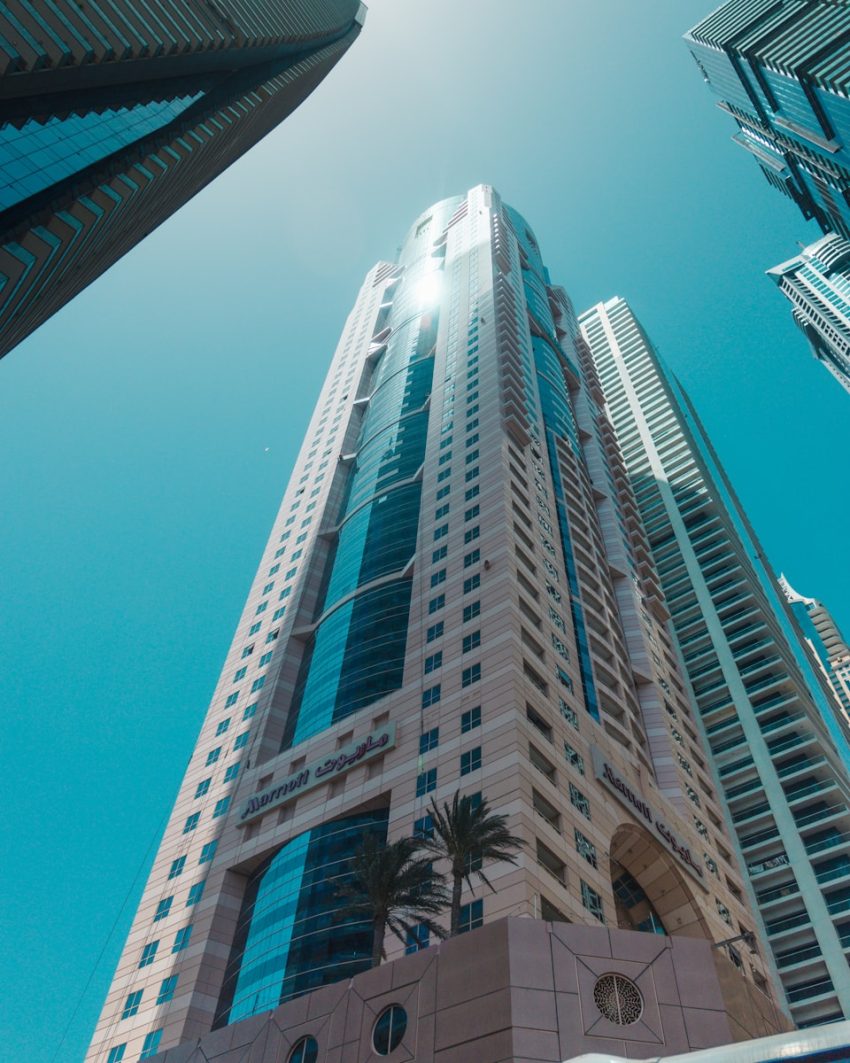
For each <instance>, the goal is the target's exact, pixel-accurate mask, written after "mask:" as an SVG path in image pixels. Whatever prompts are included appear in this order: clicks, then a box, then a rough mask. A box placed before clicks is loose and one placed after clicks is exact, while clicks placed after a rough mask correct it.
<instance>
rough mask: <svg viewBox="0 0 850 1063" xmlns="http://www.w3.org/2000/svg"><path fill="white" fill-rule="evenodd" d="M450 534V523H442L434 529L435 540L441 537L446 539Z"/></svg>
mask: <svg viewBox="0 0 850 1063" xmlns="http://www.w3.org/2000/svg"><path fill="white" fill-rule="evenodd" d="M448 534H449V526H448V524H441V525H440V526H439V528H435V529H434V542H437V540H439V539H444V538H445V537H446V536H447V535H448Z"/></svg>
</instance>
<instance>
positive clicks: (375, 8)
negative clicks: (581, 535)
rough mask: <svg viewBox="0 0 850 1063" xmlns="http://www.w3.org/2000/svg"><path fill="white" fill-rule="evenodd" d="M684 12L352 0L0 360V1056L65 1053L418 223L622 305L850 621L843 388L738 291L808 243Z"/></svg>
mask: <svg viewBox="0 0 850 1063" xmlns="http://www.w3.org/2000/svg"><path fill="white" fill-rule="evenodd" d="M712 5H713V0H652V3H636V2H635V0H525V2H524V3H510V4H509V3H506V2H504V0H496V2H493V0H487V2H485V0H463V2H462V3H459V2H458V0H429V2H428V3H422V2H414V0H373V2H372V3H371V5H370V13H369V17H368V18H367V22H366V27H365V30H364V32H363V34H362V36H361V38H360V40H359V41H358V42H357V43H356V44H355V45H354V47H353V48H352V49H351V51H350V52H349V53H348V55H347V56H346V57H345V58H344V59H343V60H342V62H341V63H340V65H339V66H338V67H337V68H336V69H335V70H334V71H333V72H332V74H331V75H330V77H329V78H328V79H327V80H326V82H325V83H324V84H323V85H321V86H320V87H319V89H318V90H317V92H316V93H315V94H314V96H313V97H312V98H311V99H310V100H308V101H307V103H306V104H305V105H303V106H302V107H301V108H300V109H299V110H298V112H296V114H295V115H293V116H292V117H291V118H290V119H288V120H287V121H286V122H285V123H284V124H283V125H282V126H281V127H280V128H279V129H278V130H277V131H276V132H275V133H273V134H272V135H271V136H269V137H268V138H267V139H266V140H265V141H264V142H263V143H262V144H261V145H259V146H258V147H256V148H254V149H253V150H252V151H251V152H249V154H248V155H247V156H246V157H245V158H244V159H243V160H242V161H241V162H239V163H238V164H236V165H235V166H233V167H232V168H231V169H230V170H229V171H228V172H227V173H226V174H225V175H224V176H223V177H222V178H220V179H219V180H218V181H217V182H216V183H215V184H214V185H213V186H212V187H210V188H208V189H207V190H206V191H205V192H203V193H202V194H201V195H200V196H198V197H197V198H196V199H195V200H193V202H192V203H190V204H189V205H188V206H187V207H185V208H184V209H183V210H182V211H181V212H180V213H179V214H178V215H177V216H175V217H173V218H171V219H170V220H169V221H168V222H167V223H166V224H165V225H164V226H162V227H161V228H160V229H159V230H158V231H157V232H156V233H154V234H153V235H152V236H151V237H149V238H148V239H147V240H146V241H145V242H144V243H143V244H142V245H141V246H140V247H138V248H136V249H135V250H134V251H133V252H132V253H131V254H130V255H128V256H127V257H126V258H125V259H124V260H123V261H122V262H121V263H119V264H118V265H117V266H116V267H115V268H113V269H112V270H111V271H110V272H109V273H108V274H107V275H106V276H104V277H103V278H101V279H100V280H99V281H98V282H97V283H95V284H94V285H92V286H91V287H90V288H89V289H88V290H87V291H86V292H85V293H83V295H81V296H80V297H79V298H78V299H77V300H76V301H75V302H73V303H72V304H71V305H70V306H68V307H67V308H66V309H65V310H64V311H62V312H61V313H60V314H58V315H57V316H56V317H55V318H53V319H52V320H51V321H50V322H49V323H48V324H47V325H45V326H44V327H43V328H42V329H41V330H40V332H38V333H37V334H36V335H34V336H33V337H31V338H30V340H28V341H27V342H26V343H24V344H23V345H21V346H20V347H19V348H18V349H17V350H15V351H14V352H13V353H12V354H11V355H9V356H8V357H7V358H6V359H5V360H4V361H3V362H0V453H2V455H3V460H2V463H0V480H1V481H2V486H0V490H2V498H3V500H4V504H3V518H2V521H0V551H2V554H0V556H2V558H3V562H4V565H3V568H4V578H3V582H2V599H1V600H0V655H2V658H3V667H2V678H0V705H2V707H3V710H4V716H5V720H6V723H5V730H4V738H5V743H4V749H3V772H2V778H3V782H4V786H5V791H6V796H5V803H4V816H3V818H2V826H0V830H2V850H0V851H2V862H0V868H2V872H0V873H2V876H3V882H2V895H3V897H4V911H3V914H4V917H5V921H6V926H5V931H4V935H3V937H4V942H5V948H4V950H3V955H2V959H0V984H2V985H3V987H4V991H3V993H2V994H0V1029H2V1030H3V1040H2V1049H0V1055H2V1056H3V1058H4V1059H8V1060H10V1061H14V1063H18V1061H21V1063H51V1061H54V1060H55V1061H58V1063H66V1061H69V1063H76V1061H77V1060H79V1059H81V1057H82V1055H83V1052H84V1049H85V1046H86V1044H87V1042H88V1038H89V1036H90V1033H91V1030H92V1028H93V1026H94V1022H95V1019H96V1016H97V1013H98V1011H99V1008H100V1005H101V1002H102V1000H103V997H104V994H105V992H106V989H107V986H108V984H109V981H110V978H111V975H112V971H113V968H114V965H115V963H116V961H117V957H118V953H119V951H120V947H121V944H122V942H123V939H124V936H125V934H126V931H127V929H128V927H129V923H130V919H131V916H132V913H133V910H134V908H135V904H136V901H137V898H138V895H139V893H140V891H141V888H142V884H143V878H144V874H146V872H147V863H146V862H145V863H144V866H143V867H142V862H143V858H144V857H145V853H146V851H147V850H148V848H149V846H150V845H151V844H152V842H153V841H154V840H155V839H157V838H158V832H159V830H160V829H161V827H162V823H163V819H164V817H165V815H166V813H167V812H168V810H169V808H170V805H171V803H172V801H173V798H174V795H175V792H176V789H177V786H178V784H179V781H180V778H181V775H182V772H183V769H184V767H185V764H186V761H187V759H188V757H189V754H190V751H191V749H192V746H193V744H194V739H195V735H196V733H197V730H198V727H199V725H200V722H201V719H202V717H203V714H204V712H205V709H206V705H207V702H208V699H209V698H210V696H211V694H212V691H213V687H214V685H215V681H216V678H217V674H218V670H219V668H220V666H221V663H222V661H223V659H224V655H225V652H226V649H227V646H228V644H229V641H230V638H231V635H232V631H233V628H234V626H235V624H236V622H237V619H238V617H239V613H240V609H241V606H242V602H243V598H244V595H245V594H246V592H247V590H248V587H249V585H250V582H251V578H252V575H253V571H254V567H255V565H256V563H257V561H258V559H259V556H260V553H261V550H262V548H263V545H264V542H265V538H266V535H267V533H268V529H269V527H270V526H271V522H272V519H273V517H274V514H275V512H276V509H277V504H278V501H279V499H280V496H281V494H282V492H283V489H284V486H285V483H286V480H287V477H288V474H289V469H290V467H291V464H292V462H293V459H294V457H295V453H296V449H297V447H298V444H299V443H300V440H301V436H302V433H303V431H304V428H305V426H306V424H307V419H308V416H309V414H310V411H311V410H312V406H313V402H314V399H315V397H316V395H317V394H318V390H319V387H320V383H321V381H322V378H323V375H324V371H325V369H326V367H327V364H328V362H329V359H330V355H331V352H332V351H333V348H334V345H335V343H336V338H337V336H338V334H339V331H340V328H341V326H342V323H343V320H344V318H345V315H346V313H347V311H348V309H349V308H350V306H351V304H352V302H353V300H354V296H355V294H356V292H357V288H358V286H359V284H360V281H361V279H362V276H363V274H364V273H365V271H366V270H367V269H368V268H369V267H370V266H371V265H372V263H373V262H375V261H376V260H378V259H380V258H386V257H392V256H393V255H394V253H395V249H396V246H397V245H398V243H399V241H400V240H401V238H402V236H403V234H404V232H405V231H406V229H407V227H408V225H409V224H410V222H411V221H412V219H413V218H414V217H415V216H416V215H417V214H418V213H419V212H420V211H422V210H423V209H425V208H426V207H427V206H428V205H429V204H430V203H431V202H433V201H435V200H437V199H439V198H441V197H443V196H446V195H450V194H455V193H459V192H463V191H465V190H466V189H467V188H469V187H471V186H472V185H474V184H477V183H479V182H486V183H489V184H492V185H495V186H496V188H498V189H499V190H500V192H501V193H502V195H503V196H504V197H505V198H506V199H507V200H508V201H509V202H510V203H512V204H513V205H514V206H515V207H516V208H517V209H518V210H520V211H521V212H522V213H523V214H525V216H526V217H527V218H528V220H529V222H530V223H531V225H532V226H533V227H534V229H535V232H536V234H537V237H538V239H539V240H540V243H541V246H542V250H543V254H544V258H545V260H546V261H547V263H548V265H549V267H550V270H551V272H552V276H553V279H555V280H556V281H557V282H559V283H562V284H564V286H565V287H566V288H567V289H568V291H569V292H570V293H571V294H572V297H573V299H574V301H575V303H576V306H577V308H578V309H583V308H585V307H586V306H588V305H590V304H592V303H594V302H596V301H597V300H599V299H605V298H609V297H610V296H612V295H614V294H619V295H623V296H625V297H626V298H628V299H629V300H630V301H631V303H632V305H633V306H634V307H635V309H636V311H637V313H638V314H639V315H640V317H641V318H642V320H643V323H644V325H645V326H646V328H647V329H648V331H649V332H650V334H651V335H652V337H653V338H654V340H655V342H656V344H657V346H658V347H659V349H660V350H661V352H662V354H663V355H664V356H665V357H666V359H667V360H668V362H669V363H670V364H671V365H672V366H673V368H674V370H675V371H676V372H677V373H678V374H679V376H680V377H681V379H682V381H683V383H684V384H685V386H686V387H687V388H688V390H689V391H690V392H691V394H692V397H693V399H694V401H695V403H696V405H697V407H698V409H699V412H700V414H701V416H702V418H703V420H704V422H705V424H706V427H707V429H708V431H709V433H710V434H711V436H712V438H713V441H714V443H715V445H716V447H717V450H718V451H719V454H720V456H721V459H722V460H723V461H724V463H725V465H726V468H727V470H728V472H729V474H730V476H731V478H732V481H733V483H734V485H735V487H736V488H737V490H738V492H739V494H740V496H741V498H742V500H743V503H744V506H745V507H746V509H747V510H748V513H749V515H750V517H751V519H752V521H753V524H754V525H755V527H756V530H757V532H758V533H759V535H760V536H761V539H762V542H763V544H764V545H765V547H766V550H767V553H768V555H769V557H770V559H771V561H772V562H773V564H774V566H775V567H776V568H781V569H783V570H784V571H785V573H786V574H787V575H788V577H789V579H790V580H791V582H792V583H793V584H794V586H795V587H797V589H798V590H800V591H801V592H802V593H804V594H807V595H816V596H818V597H820V598H822V599H823V600H824V601H825V602H826V603H827V605H828V606H829V608H830V609H831V610H832V611H833V613H834V614H835V615H836V617H837V618H838V619H839V622H840V623H842V625H843V627H844V629H845V631H846V632H848V634H850V572H848V568H847V565H846V561H845V558H846V543H847V528H848V516H850V504H848V492H847V487H846V468H847V454H848V427H847V426H848V424H850V397H848V396H847V395H846V394H844V393H843V392H842V391H841V389H840V388H839V386H838V385H837V384H836V383H834V382H833V381H832V380H831V378H830V377H829V375H828V374H827V373H826V372H825V371H824V370H823V369H822V368H821V367H820V366H818V365H817V364H816V363H815V361H814V360H813V359H812V358H811V357H810V355H809V354H808V351H807V348H806V345H805V343H804V341H803V339H802V337H801V336H799V335H798V333H797V331H796V329H795V328H794V326H793V325H792V323H791V317H790V312H789V308H788V305H787V304H786V303H785V300H784V299H783V298H782V297H781V296H780V295H779V293H778V291H777V290H776V289H775V288H774V286H773V285H772V284H771V282H770V281H768V280H767V279H766V278H765V277H764V275H763V271H764V270H765V269H767V268H768V267H770V266H773V265H775V264H776V263H777V262H780V261H782V260H784V259H786V258H788V257H790V255H791V254H793V253H794V251H795V250H796V241H797V240H802V241H804V242H808V241H810V240H811V239H813V238H814V237H815V236H816V232H815V230H814V229H813V228H812V227H811V226H810V225H808V224H807V223H805V222H804V221H803V220H802V217H801V216H800V215H799V214H798V213H797V211H796V209H795V208H794V207H793V206H792V205H791V204H790V203H789V202H787V201H785V200H784V199H783V197H782V196H780V195H779V194H778V193H777V192H775V191H774V190H773V189H771V188H770V187H769V185H768V184H767V182H766V181H765V180H764V178H763V177H762V176H761V174H760V173H759V172H758V169H757V167H756V165H755V164H754V162H753V161H752V160H751V159H750V158H749V157H747V156H746V154H745V153H744V152H743V151H741V150H740V149H739V148H737V147H735V146H734V145H733V144H732V143H731V142H730V139H729V138H730V136H731V134H732V132H733V128H732V125H731V122H730V120H727V119H726V118H725V116H724V115H722V114H721V113H720V112H719V111H717V110H716V109H715V107H714V104H713V100H712V98H711V96H710V94H709V92H708V90H707V88H706V87H705V86H704V85H703V83H702V80H701V78H700V76H699V73H698V71H697V69H696V67H695V66H694V64H693V62H692V60H691V59H690V57H689V55H688V53H687V50H686V49H685V46H684V44H683V43H682V41H681V40H680V35H681V33H682V32H683V31H684V30H686V29H687V28H688V27H689V26H690V25H692V24H693V23H694V22H696V21H697V20H698V19H699V18H700V17H701V16H702V15H704V14H706V13H707V11H708V10H709V9H710V8H711V7H712ZM266 448H268V450H267V449H266ZM128 893H129V899H128V901H127V904H126V906H125V907H124V908H123V909H122V904H123V903H124V900H125V897H127V895H128ZM116 921H117V922H116ZM113 924H115V930H114V933H113V935H112V936H111V938H108V935H109V934H110V929H111V928H112V927H113ZM107 939H108V943H107V945H106V947H105V950H104V953H103V957H102V959H101V960H100V962H99V963H97V965H96V961H97V959H98V955H99V953H100V952H101V949H102V948H103V946H104V942H105V941H107ZM92 972H93V973H92ZM89 979H91V980H90V982H89ZM87 982H89V984H88V989H87V991H86V992H85V994H84V995H83V997H82V1003H81V1004H80V1007H79V1010H78V1011H77V1013H76V1017H75V1018H74V1019H73V1022H72V1023H71V1027H70V1030H69V1033H68V1037H67V1039H66V1040H65V1042H64V1044H63V1045H62V1046H61V1048H58V1046H59V1042H60V1038H61V1035H62V1032H63V1030H64V1029H65V1026H66V1024H67V1023H68V1022H69V1020H70V1019H71V1015H72V1013H73V1011H74V1009H75V1007H76V1006H77V1003H78V1001H79V1000H80V997H81V994H83V990H84V988H85V987H86V984H87ZM57 1048H58V1051H57Z"/></svg>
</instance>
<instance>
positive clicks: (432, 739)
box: [419, 727, 440, 753]
mask: <svg viewBox="0 0 850 1063" xmlns="http://www.w3.org/2000/svg"><path fill="white" fill-rule="evenodd" d="M439 744H440V728H439V727H432V728H431V730H430V731H426V732H425V733H424V734H421V735H420V736H419V752H420V753H429V752H430V751H431V750H432V749H436V748H437V746H438V745H439Z"/></svg>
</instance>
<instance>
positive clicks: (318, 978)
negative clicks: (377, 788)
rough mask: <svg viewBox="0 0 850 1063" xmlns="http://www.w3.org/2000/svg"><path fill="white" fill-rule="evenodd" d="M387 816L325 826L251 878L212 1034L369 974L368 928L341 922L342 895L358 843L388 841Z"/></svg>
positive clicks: (347, 919) (361, 922)
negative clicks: (324, 987) (330, 985)
mask: <svg viewBox="0 0 850 1063" xmlns="http://www.w3.org/2000/svg"><path fill="white" fill-rule="evenodd" d="M387 815H388V812H387V810H386V809H381V810H378V811H375V812H366V813H362V814H361V815H355V816H347V817H346V818H344V819H337V820H332V821H330V822H328V823H323V824H322V825H321V826H319V827H315V828H314V829H313V830H309V831H306V832H305V833H304V834H301V835H299V836H298V837H297V838H293V839H292V840H291V841H289V842H287V843H286V844H285V845H284V846H283V847H282V848H280V849H278V851H277V852H276V853H275V854H274V855H273V856H272V857H270V858H269V859H268V860H266V861H265V862H264V863H263V864H262V865H261V867H260V868H259V869H258V870H257V871H256V872H255V873H254V875H253V876H252V877H251V880H250V882H249V883H248V887H247V889H246V892H245V898H244V901H243V904H242V911H241V913H240V915H239V921H238V924H237V929H236V936H235V939H234V946H233V951H232V954H231V957H230V962H229V964H228V969H227V974H226V976H225V984H224V992H223V994H222V998H221V1003H220V1006H219V1011H218V1016H217V1018H216V1023H215V1025H216V1026H225V1025H228V1024H230V1023H233V1022H237V1021H238V1020H239V1019H244V1018H247V1017H248V1016H249V1015H257V1014H259V1013H260V1012H263V1011H269V1010H271V1009H272V1008H275V1007H277V1005H278V1004H281V1003H283V1002H284V1001H286V1000H291V999H292V998H293V997H297V996H300V995H301V994H302V993H307V992H309V991H310V990H312V989H317V988H318V987H319V986H322V985H327V984H328V983H329V982H337V981H339V980H340V979H341V978H351V977H353V976H354V975H355V974H359V973H360V972H361V971H365V970H367V969H368V968H369V966H370V963H371V954H372V925H371V922H370V920H369V919H368V918H366V919H362V918H359V917H357V916H352V915H346V914H345V911H344V910H345V906H346V901H345V899H344V897H342V896H341V893H340V891H341V887H343V886H344V885H345V883H346V882H347V881H348V880H349V878H350V874H351V857H352V853H353V852H355V851H356V849H357V847H358V845H359V844H360V843H361V842H362V840H363V838H364V837H365V836H366V835H367V834H371V835H372V836H373V837H374V838H376V839H377V840H379V841H384V840H385V839H386V834H387Z"/></svg>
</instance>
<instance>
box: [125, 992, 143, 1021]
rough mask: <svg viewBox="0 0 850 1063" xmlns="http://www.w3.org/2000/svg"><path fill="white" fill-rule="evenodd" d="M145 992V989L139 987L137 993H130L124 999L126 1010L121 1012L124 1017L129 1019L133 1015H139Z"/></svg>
mask: <svg viewBox="0 0 850 1063" xmlns="http://www.w3.org/2000/svg"><path fill="white" fill-rule="evenodd" d="M143 992H144V990H143V989H137V990H136V992H135V993H130V995H129V996H128V997H127V999H126V1000H125V1001H124V1010H123V1011H122V1012H121V1018H122V1019H129V1018H130V1017H131V1016H132V1015H138V1013H139V1004H141V1002H142V993H143Z"/></svg>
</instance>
